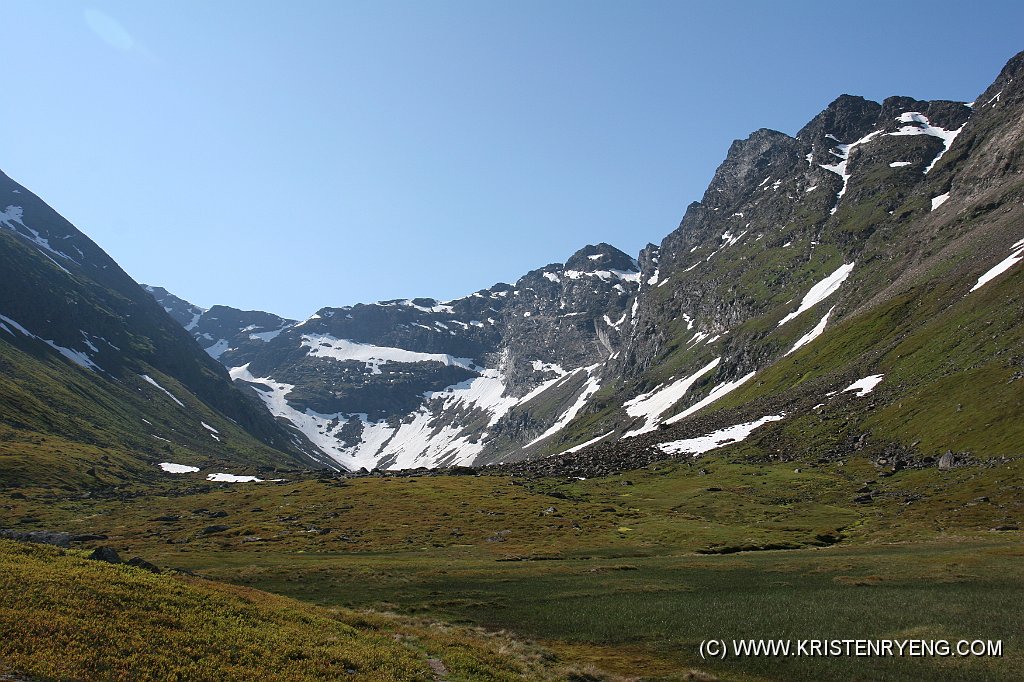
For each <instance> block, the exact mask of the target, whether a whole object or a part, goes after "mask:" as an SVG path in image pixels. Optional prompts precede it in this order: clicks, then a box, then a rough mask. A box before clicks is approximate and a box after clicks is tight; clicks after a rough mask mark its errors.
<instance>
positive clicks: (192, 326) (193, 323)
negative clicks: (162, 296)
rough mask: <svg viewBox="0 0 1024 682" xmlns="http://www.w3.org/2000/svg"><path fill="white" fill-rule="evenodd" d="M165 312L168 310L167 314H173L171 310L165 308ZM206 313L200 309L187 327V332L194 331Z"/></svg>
mask: <svg viewBox="0 0 1024 682" xmlns="http://www.w3.org/2000/svg"><path fill="white" fill-rule="evenodd" d="M164 310H166V311H167V312H171V309H170V308H164ZM205 312H206V311H205V310H203V309H201V308H200V310H199V312H198V313H192V321H191V322H189V323H188V324H186V325H185V331H188V332H190V331H192V330H193V329H195V328H196V325H197V324H199V319H200V318H201V317H202V316H203V313H205Z"/></svg>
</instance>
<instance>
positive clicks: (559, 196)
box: [0, 0, 1024, 318]
mask: <svg viewBox="0 0 1024 682" xmlns="http://www.w3.org/2000/svg"><path fill="white" fill-rule="evenodd" d="M0 17H2V22H3V25H4V39H3V40H2V41H0V60H2V63H3V64H4V75H5V78H4V99H5V102H4V104H3V106H2V107H0V169H3V170H4V171H5V172H6V173H8V174H9V175H11V176H12V177H13V178H14V179H16V180H18V181H20V182H21V183H23V184H25V185H26V186H28V188H29V189H31V190H33V191H35V192H36V193H38V194H39V195H41V196H42V197H43V199H45V200H46V201H48V202H49V203H50V204H51V205H52V206H54V207H55V208H56V209H57V210H58V211H60V212H61V213H62V214H64V215H65V216H66V217H67V218H69V219H70V220H71V221H72V222H74V223H75V224H76V225H77V226H78V227H79V228H80V229H82V230H83V231H84V232H85V233H86V234H88V235H89V236H90V237H92V238H93V239H94V240H95V241H96V242H97V243H99V245H100V246H102V247H103V248H104V249H106V250H107V252H108V253H110V254H111V256H113V257H114V258H115V259H116V260H117V261H118V262H119V263H120V264H121V265H122V267H124V268H125V270H127V271H128V273H129V274H131V275H132V276H133V277H135V278H136V279H137V280H139V281H142V282H146V283H150V284H157V285H161V286H165V287H167V288H168V289H169V290H171V291H172V292H175V293H177V294H178V295H180V296H182V297H184V298H187V299H189V300H191V301H193V302H196V303H198V304H200V305H204V306H210V305H212V304H214V303H224V304H228V305H233V306H236V307H242V308H256V309H263V310H270V311H273V312H277V313H279V314H282V315H287V316H291V317H298V318H303V317H306V316H308V315H309V314H311V313H312V312H313V311H315V310H316V309H318V308H320V307H323V306H327V305H331V306H340V305H347V304H352V303H356V302H368V301H374V300H381V299H389V298H405V297H414V296H431V297H435V298H439V299H446V298H452V297H456V296H461V295H465V294H468V293H470V292H472V291H475V290H477V289H480V288H483V287H485V286H489V285H490V284H492V283H494V282H497V281H514V280H515V279H516V278H517V277H518V276H520V275H522V274H524V273H525V272H526V271H528V270H530V269H533V268H535V267H540V266H542V265H545V264H547V263H550V262H555V261H561V260H564V259H565V258H567V257H568V256H569V255H570V254H571V253H573V252H574V251H575V250H576V249H578V248H579V247H581V246H583V245H584V244H587V243H596V242H599V241H607V242H609V243H612V244H614V245H616V246H618V247H619V248H622V249H623V250H625V251H627V252H629V253H631V254H633V255H635V254H636V253H637V252H638V251H639V249H640V248H642V247H643V246H644V245H645V244H646V243H647V242H656V243H657V242H660V241H661V239H662V238H664V236H665V235H667V234H668V233H669V232H671V231H672V230H673V229H674V228H675V227H676V226H677V224H678V222H679V219H680V217H681V216H682V214H683V211H684V210H685V207H686V205H687V204H688V203H689V202H691V201H694V200H698V199H699V198H700V196H701V195H702V194H703V191H704V188H705V187H706V185H707V183H708V181H709V180H710V178H711V176H712V174H713V173H714V170H715V168H716V167H717V165H718V164H719V163H720V161H721V160H722V158H723V157H724V155H725V152H726V150H727V149H728V146H729V144H730V142H731V141H732V140H733V139H735V138H739V137H745V136H746V135H747V134H749V133H750V132H751V131H753V130H755V129H757V128H761V127H769V128H775V129H777V130H782V131H784V132H787V133H790V134H792V133H795V132H796V130H798V129H799V128H800V127H801V126H802V125H803V124H804V123H806V122H807V121H808V120H809V119H810V118H811V117H813V116H814V115H815V114H816V113H817V112H819V111H820V110H821V109H822V108H824V107H825V106H826V105H827V104H828V103H829V102H830V101H831V100H832V99H834V98H835V97H836V96H838V95H839V94H841V93H850V94H858V95H864V96H866V97H869V98H872V99H879V100H880V99H882V98H884V97H886V96H888V95H894V94H900V95H909V96H913V97H917V98H921V99H959V100H965V101H969V100H972V99H974V97H975V96H976V95H977V94H979V93H980V92H981V91H982V90H983V89H984V88H985V87H986V86H987V85H988V84H989V83H990V82H991V81H992V80H993V79H994V78H995V76H996V74H997V73H998V71H999V69H1000V68H1001V67H1002V65H1003V64H1004V63H1005V62H1006V61H1007V60H1008V59H1009V58H1010V57H1011V56H1013V54H1015V53H1016V52H1017V51H1019V50H1021V49H1024V40H1022V39H1021V37H1020V36H1021V32H1020V27H1021V26H1022V25H1024V3H1016V2H999V3H996V2H974V3H965V2H962V1H960V2H955V3H954V2H948V3H947V2H930V3H911V4H906V3H904V4H893V3H881V2H878V3H875V2H856V3H851V2H848V3H841V4H840V3H829V2H775V3H763V2H715V3H710V2H708V3H699V4H698V3H686V2H620V3H612V2H602V1H588V2H552V1H550V0H548V1H544V2H527V1H521V0H517V1H515V2H491V1H483V0H476V1H472V2H444V1H430V2H428V1H426V0H423V1H420V2H410V3H404V2H390V1H376V2H345V1H342V0H336V1H324V2H314V1H311V0H307V1H304V2H287V3H286V2H260V1H256V0H246V1H244V2H229V1H227V0H221V1H219V2H198V1H195V2H194V1H188V0H175V2H155V1H141V0H130V1H126V2H115V1H109V2H85V3H83V2H75V1H73V0H54V1H50V2H40V1H38V0H24V1H23V0H5V2H4V3H3V6H2V8H0Z"/></svg>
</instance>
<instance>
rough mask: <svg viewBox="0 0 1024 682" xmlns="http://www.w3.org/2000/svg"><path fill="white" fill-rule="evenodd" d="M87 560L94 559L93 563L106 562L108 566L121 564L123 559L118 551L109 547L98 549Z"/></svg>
mask: <svg viewBox="0 0 1024 682" xmlns="http://www.w3.org/2000/svg"><path fill="white" fill-rule="evenodd" d="M86 558H87V559H92V560H93V561H106V562H107V563H108V564H119V563H121V557H120V555H118V553H117V550H115V549H114V548H113V547H107V546H103V547H97V548H96V549H94V550H93V551H92V554H90V555H89V556H88V557H86Z"/></svg>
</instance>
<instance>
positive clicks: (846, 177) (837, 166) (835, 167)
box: [818, 130, 884, 214]
mask: <svg viewBox="0 0 1024 682" xmlns="http://www.w3.org/2000/svg"><path fill="white" fill-rule="evenodd" d="M883 132H884V131H882V130H876V131H874V132H871V133H868V134H867V135H865V136H864V137H862V138H860V139H859V140H857V141H856V142H851V143H850V144H837V145H836V146H835V150H833V151H832V154H834V155H835V156H838V157H839V158H840V159H841V161H839V162H838V163H833V164H824V163H822V164H818V165H820V166H821V167H822V168H824V169H825V170H827V171H832V172H833V173H835V174H836V175H838V176H839V177H841V178H842V179H843V186H842V188H840V190H839V192H837V193H836V205H835V206H833V207H832V210H831V211H830V213H832V214H835V212H836V211H837V210H839V201H840V199H842V198H843V195H844V194H846V188H847V186H848V185H849V184H850V178H851V177H853V175H851V174H850V173H847V172H846V164H847V162H848V161H849V160H850V152H851V151H852V150H853V148H854V147H857V146H860V145H862V144H867V143H868V142H870V141H871V140H873V139H874V138H876V137H878V136H879V135H881V134H882V133H883ZM825 137H830V138H832V139H833V140H837V138H836V137H835V136H833V135H826V136H825ZM837 141H838V140H837Z"/></svg>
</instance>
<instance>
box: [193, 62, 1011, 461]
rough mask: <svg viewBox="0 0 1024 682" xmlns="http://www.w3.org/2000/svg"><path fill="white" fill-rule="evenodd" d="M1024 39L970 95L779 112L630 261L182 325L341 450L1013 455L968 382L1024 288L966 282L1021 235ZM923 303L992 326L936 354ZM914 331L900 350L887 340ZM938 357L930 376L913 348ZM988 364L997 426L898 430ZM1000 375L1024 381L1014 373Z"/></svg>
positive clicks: (916, 425) (288, 418)
mask: <svg viewBox="0 0 1024 682" xmlns="http://www.w3.org/2000/svg"><path fill="white" fill-rule="evenodd" d="M1021 63H1022V58H1021V56H1017V57H1015V58H1014V59H1013V60H1011V61H1010V63H1009V64H1008V65H1007V67H1006V68H1005V69H1004V71H1003V72H1002V73H1001V74H1000V76H999V78H998V79H997V80H996V82H995V83H994V84H993V85H992V86H991V87H990V88H988V89H987V90H986V92H985V93H983V94H982V95H981V96H980V97H979V98H978V101H977V102H975V103H970V104H964V103H959V102H949V101H919V100H914V99H912V98H908V97H890V98H888V99H886V100H884V101H883V102H880V103H879V102H872V101H869V100H866V99H864V98H860V97H854V96H850V95H843V96H841V97H839V98H837V99H836V100H835V101H834V102H832V103H831V104H830V105H829V106H828V107H826V109H825V110H824V111H822V112H821V113H820V114H818V115H817V116H815V117H814V118H812V119H811V120H810V121H809V122H808V124H807V125H806V126H804V127H803V128H802V129H801V130H800V131H799V132H798V133H797V135H796V136H790V135H786V134H784V133H780V132H777V131H772V130H767V129H762V130H758V131H755V132H754V133H752V134H751V135H750V136H749V137H748V138H746V139H744V140H738V141H736V142H735V143H734V144H733V145H732V147H731V148H730V149H729V152H728V154H727V156H726V159H725V161H724V162H723V163H722V165H721V166H720V167H719V169H718V171H717V172H716V174H715V176H714V178H713V180H712V182H711V184H710V185H709V187H708V189H707V191H706V192H705V194H704V196H703V198H702V199H701V201H700V202H695V203H693V204H691V205H690V206H689V207H688V208H687V210H686V213H685V215H684V217H683V220H682V222H681V223H680V225H679V227H678V228H677V229H676V230H675V231H673V232H672V233H671V234H669V235H668V236H667V237H666V238H665V239H664V240H663V241H662V243H661V244H660V245H649V246H648V247H647V248H646V249H644V250H643V251H642V252H641V253H640V254H639V257H638V259H637V260H633V259H632V258H631V257H629V256H628V255H626V254H624V253H622V252H620V251H618V250H616V249H613V248H612V247H610V246H608V245H598V246H594V247H587V248H586V249H583V250H581V251H580V252H578V253H577V254H574V255H573V256H572V257H571V258H570V259H569V260H568V261H567V262H566V263H565V264H564V265H561V264H553V265H550V266H546V267H544V268H540V269H538V270H535V271H532V272H530V273H528V274H527V275H525V276H524V277H522V278H521V279H520V280H519V281H518V282H516V284H515V285H506V284H499V285H495V286H494V287H491V288H490V289H485V290H481V291H479V292H477V293H475V294H473V295H471V296H468V297H465V298H463V299H458V300H456V301H450V302H446V303H438V302H436V301H433V300H430V299H412V300H407V301H387V302H381V303H377V304H370V305H357V306H352V307H347V308H325V309H322V310H321V311H319V312H318V313H317V314H316V315H314V316H313V317H312V318H310V319H309V320H306V321H303V322H301V323H292V322H291V321H285V320H281V319H280V318H273V319H272V320H266V322H267V324H266V325H265V326H264V327H259V329H267V330H268V331H270V333H273V334H274V336H273V338H271V339H268V340H266V341H265V342H263V341H259V342H256V341H254V340H253V339H252V338H249V337H246V338H243V336H244V335H245V334H246V333H247V332H246V328H247V327H249V326H250V325H253V324H256V322H255V321H254V320H255V318H253V317H252V316H253V315H255V313H246V314H241V313H239V314H237V315H236V316H235V317H234V318H232V324H231V325H229V326H230V327H231V328H230V329H227V328H225V329H224V330H222V331H221V332H214V331H213V330H207V329H206V328H205V326H204V323H203V322H202V319H203V318H202V316H201V317H200V318H199V322H198V323H197V326H195V327H194V328H193V329H192V333H193V334H194V335H196V336H199V337H201V338H203V339H204V341H203V342H204V344H205V343H209V342H213V343H212V347H213V348H214V349H215V350H216V351H217V352H218V355H219V357H220V359H221V361H222V362H224V364H225V365H226V366H228V367H229V368H230V370H231V374H232V376H233V377H234V378H235V380H236V382H240V383H241V384H242V385H245V386H249V387H250V388H252V389H253V390H254V392H255V393H256V394H257V395H258V396H260V398H261V400H262V401H263V402H264V404H266V405H267V406H268V408H269V409H270V411H271V412H272V413H273V414H274V415H275V416H277V417H278V418H279V419H280V420H282V421H283V422H285V423H290V424H291V425H292V426H293V427H295V428H297V429H298V430H299V431H301V432H302V434H303V435H304V437H305V438H306V439H307V440H309V441H310V442H311V443H313V444H315V445H316V447H318V448H319V449H321V450H322V451H323V452H325V453H328V454H329V455H330V456H331V457H332V458H333V459H334V460H335V462H337V463H338V464H340V466H342V467H343V468H347V469H354V468H358V467H360V466H362V467H366V468H372V467H374V466H377V467H381V468H410V467H417V466H444V465H452V464H478V465H479V464H486V463H493V462H499V461H504V462H510V461H515V460H520V459H526V458H533V457H538V456H543V455H547V454H553V453H563V456H571V455H573V454H574V452H576V451H578V450H579V449H581V448H584V447H586V448H590V449H591V450H594V451H595V452H597V451H599V450H600V449H602V448H604V449H608V448H612V449H616V448H618V449H622V448H634V447H637V446H638V445H639V444H642V447H644V448H648V447H650V448H661V446H664V447H663V448H661V450H660V451H661V452H662V453H663V454H674V453H685V452H687V451H688V450H687V448H690V449H693V448H696V449H697V450H699V449H700V448H702V447H705V446H706V445H707V443H704V444H701V443H694V442H689V441H691V440H694V439H700V438H709V437H712V436H714V437H716V438H718V439H719V440H716V441H714V443H718V442H719V441H721V442H734V441H735V442H738V441H741V440H743V439H745V438H748V437H752V438H753V440H752V441H751V442H752V443H756V442H758V440H765V439H770V440H771V442H772V443H773V445H772V451H775V452H781V453H782V456H788V455H787V453H786V451H787V448H788V449H790V450H791V451H792V452H806V451H809V450H812V449H814V448H819V449H821V450H822V451H828V452H840V451H842V449H843V448H844V447H846V445H844V444H845V443H846V442H847V441H846V440H845V439H847V438H850V437H856V438H857V439H859V440H858V442H860V443H862V444H863V443H868V442H876V447H877V449H878V451H879V452H883V451H887V450H888V451H892V452H894V451H897V450H898V451H900V452H907V453H913V452H918V453H920V454H922V456H931V455H933V454H935V452H933V451H929V450H928V448H932V450H934V449H935V448H938V447H962V448H964V449H969V448H970V447H980V446H982V445H983V446H984V447H985V448H987V450H988V451H991V452H992V453H999V454H1005V453H1006V448H1007V447H1009V446H1008V445H1007V443H1010V442H1012V437H1011V434H1015V433H1017V431H1018V430H1019V428H1018V427H1015V426H1013V424H1012V420H1010V419H1009V417H1008V416H1007V415H1005V414H1004V415H1002V416H999V415H998V414H996V413H997V412H998V409H996V408H995V407H994V406H993V405H992V403H991V397H990V396H991V393H989V394H986V393H985V391H984V390H982V388H981V387H983V386H989V385H990V383H991V382H996V383H998V380H997V379H996V378H995V377H1001V376H1002V375H1003V374H1004V373H1006V372H1007V371H1009V374H1008V376H1016V375H1014V374H1013V371H1010V370H1011V369H1013V368H1014V367H1016V365H1014V363H1015V362H1017V361H1018V360H1019V357H1020V356H1019V355H1015V353H1019V351H1020V348H1019V345H1020V337H1019V324H1018V321H1019V311H1018V313H1017V315H1016V317H1015V316H1014V313H1013V312H1012V311H1013V310H1014V308H1013V305H1010V306H1009V308H1008V309H1007V305H1006V303H1007V302H1006V298H1005V297H1006V296H1009V297H1010V300H1011V303H1012V301H1016V298H1014V296H1015V294H1014V289H1013V285H1012V281H1015V280H1012V278H1013V277H1019V275H1016V274H1014V273H1016V272H1018V271H1017V270H1014V269H1013V267H1012V266H1013V263H1011V264H1010V265H1007V266H1005V268H1004V271H1008V274H1006V275H1004V274H1003V272H1004V271H1000V272H999V273H996V274H993V275H991V276H990V277H988V279H986V280H985V282H984V283H982V284H981V285H980V286H978V288H977V289H971V286H972V285H976V283H977V282H979V281H980V280H981V279H983V278H985V277H986V276H987V275H986V273H991V272H993V271H994V269H995V268H996V267H999V266H1000V263H1003V262H1006V259H1007V256H1009V257H1010V258H1011V259H1012V258H1014V257H1016V256H1019V254H1018V253H1017V251H1016V250H1014V249H1017V250H1019V248H1018V247H1020V244H1021V242H1020V241H1019V240H1021V239H1022V238H1024V233H1021V229H1020V228H1019V226H1018V223H1016V222H1015V220H1016V218H1017V216H1018V214H1019V212H1020V202H1019V201H1016V199H1017V198H1019V196H1020V194H1021V187H1020V169H1019V159H1020V150H1021V135H1022V126H1021V124H1020V116H1019V114H1020V112H1021V106H1022V103H1021V101H1020V98H1021V87H1020V82H1021V80H1020V79H1021V77H1022V75H1024V74H1022V73H1021V71H1022V65H1021ZM1015 262H1016V261H1014V263H1015ZM1007 280H1011V283H1010V284H1008V283H1007ZM990 282H991V283H990ZM978 290H980V291H981V292H982V293H979V294H974V293H973V292H974V291H978ZM968 294H971V295H973V298H972V299H970V300H968V301H965V300H964V299H965V298H966V296H967V295H968ZM989 297H996V299H997V300H998V301H1001V303H996V302H992V301H989ZM893 306H896V307H898V309H899V312H895V311H894V308H893ZM214 310H216V308H215V309H214ZM1007 310H1009V311H1011V312H1007ZM193 314H194V313H193ZM204 315H205V313H204ZM183 319H184V318H183ZM940 319H945V320H946V321H947V322H948V323H949V324H951V325H954V327H953V328H955V329H959V330H964V329H970V330H974V329H976V328H977V327H978V326H979V325H981V326H984V327H991V326H992V325H998V326H1000V327H1001V328H1004V330H1005V333H1004V334H1002V335H1001V336H999V337H998V338H997V339H996V340H995V341H996V342H995V344H994V345H993V347H992V348H980V347H979V348H974V349H971V350H970V351H967V350H964V349H960V351H962V352H960V353H953V354H952V356H950V354H949V351H948V349H946V350H945V351H944V350H941V349H942V348H944V347H945V346H943V344H947V343H952V341H950V340H949V339H950V337H951V333H952V332H951V331H950V328H943V329H941V330H936V329H932V326H933V325H935V324H937V322H936V321H937V320H940ZM275 325H281V326H280V328H277V327H275ZM270 327H274V329H270ZM253 329H255V327H254V328H253ZM925 329H931V331H930V332H929V333H927V334H926V333H925V331H924V330H925ZM248 333H249V334H250V337H251V336H252V333H251V330H250V332H248ZM257 333H262V332H257ZM204 334H206V336H205V337H204V336H203V335H204ZM954 336H955V335H954ZM908 343H915V344H917V346H916V349H917V350H916V351H915V353H913V354H911V355H912V356H913V358H914V359H913V361H911V360H908V355H907V354H905V353H902V352H900V351H899V350H897V349H902V350H904V351H905V350H906V344H908ZM218 344H226V347H225V348H221V347H220V346H218ZM925 358H926V360H925ZM1012 358H1018V360H1012ZM943 363H945V367H944V370H943V372H942V373H941V374H940V375H939V379H936V377H935V376H932V375H930V374H929V373H928V372H927V371H926V369H925V368H932V369H934V368H935V366H936V365H941V364H943ZM982 366H983V367H985V368H986V370H985V373H986V379H985V381H984V382H981V383H980V384H979V387H976V388H972V392H971V394H970V396H969V397H968V398H967V399H969V400H970V403H971V405H972V410H973V411H974V412H976V415H975V416H977V417H979V418H983V419H986V420H988V421H989V423H992V424H995V425H996V426H995V427H994V430H995V431H996V432H998V434H999V435H998V437H993V438H981V439H979V438H977V437H976V436H970V435H968V434H969V433H970V431H968V430H960V431H957V430H956V429H953V428H948V427H947V428H944V429H940V431H941V432H942V433H943V434H944V436H943V437H944V438H945V440H943V439H942V438H939V437H931V438H915V437H913V436H914V434H916V433H918V432H919V431H922V430H925V429H924V427H923V426H922V425H924V424H931V423H933V422H934V421H936V420H939V419H940V415H941V414H943V413H944V410H945V409H946V406H944V405H938V404H935V401H934V400H923V396H924V394H925V393H927V392H928V391H933V390H935V388H936V381H938V382H939V383H941V382H942V381H945V380H949V377H955V376H962V375H963V373H965V372H966V373H970V372H972V371H974V370H976V369H977V368H978V367H982ZM1015 371H1019V368H1017V370H1015ZM989 375H990V376H989ZM858 382H866V383H863V384H858ZM851 386H852V387H854V388H852V389H851V390H849V391H848V390H845V389H847V388H848V387H851ZM1005 386H1006V387H1009V388H1005V387H1001V389H1000V391H1001V393H1007V391H1008V394H1007V396H1006V399H1008V400H1011V401H1012V403H1013V404H1017V405H1019V404H1020V402H1019V401H1020V396H1019V392H1020V390H1021V388H1020V383H1019V382H1016V381H1010V382H1009V383H1006V384H1005ZM869 395H870V396H874V397H872V398H867V396H869ZM860 398H866V400H859V399H860ZM922 400H923V402H922ZM908 405H916V406H917V407H916V408H913V407H911V408H908V407H907V406H908ZM867 406H870V408H868V407H867ZM832 412H835V413H837V414H839V415H841V416H842V419H843V423H842V427H841V428H837V427H836V425H835V424H829V421H830V419H829V417H828V415H829V414H830V413H832ZM1016 414H1018V415H1019V411H1018V412H1017V413H1016ZM765 420H766V421H765ZM992 420H995V421H992ZM749 424H756V426H753V427H751V428H749V429H746V428H738V429H737V428H736V427H740V426H744V425H749ZM730 429H733V430H732V431H730ZM858 430H859V431H858ZM853 431H858V433H856V434H853V435H852V436H851V435H850V434H851V432H853ZM715 434H718V436H715ZM940 441H941V442H942V443H944V445H942V446H940V445H938V443H939V442H940ZM765 442H768V441H767V440H765ZM671 443H675V444H676V445H674V446H670V445H668V444H671ZM972 444H973V445H972Z"/></svg>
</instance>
